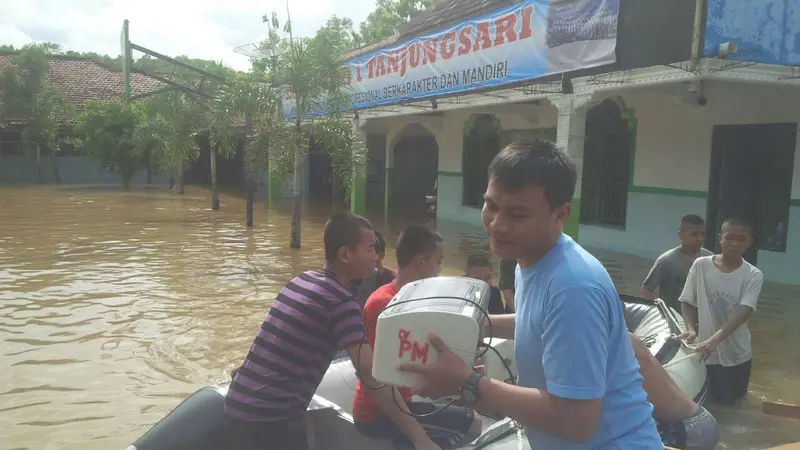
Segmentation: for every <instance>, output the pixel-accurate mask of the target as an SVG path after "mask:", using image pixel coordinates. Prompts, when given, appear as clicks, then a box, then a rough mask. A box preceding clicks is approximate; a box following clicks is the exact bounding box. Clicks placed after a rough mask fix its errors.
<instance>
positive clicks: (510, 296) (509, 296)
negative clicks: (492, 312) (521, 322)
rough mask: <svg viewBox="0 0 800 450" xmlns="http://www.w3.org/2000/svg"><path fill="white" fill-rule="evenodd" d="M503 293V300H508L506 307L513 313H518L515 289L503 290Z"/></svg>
mask: <svg viewBox="0 0 800 450" xmlns="http://www.w3.org/2000/svg"><path fill="white" fill-rule="evenodd" d="M501 292H502V293H503V298H504V299H505V300H506V305H508V308H509V309H510V310H511V311H516V310H517V309H516V306H515V304H514V290H513V289H501Z"/></svg>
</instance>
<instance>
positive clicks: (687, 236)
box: [641, 214, 714, 311]
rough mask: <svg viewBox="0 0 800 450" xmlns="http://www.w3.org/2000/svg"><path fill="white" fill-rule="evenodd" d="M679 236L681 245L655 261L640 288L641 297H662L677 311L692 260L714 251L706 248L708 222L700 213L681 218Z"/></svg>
mask: <svg viewBox="0 0 800 450" xmlns="http://www.w3.org/2000/svg"><path fill="white" fill-rule="evenodd" d="M678 239H680V241H681V245H679V246H677V247H675V248H671V249H669V250H667V251H666V252H664V253H663V254H661V256H659V257H658V259H656V262H655V263H653V267H651V268H650V272H648V274H647V277H646V278H645V279H644V281H643V282H642V290H641V295H642V297H644V298H647V299H650V300H655V299H656V298H661V300H664V303H666V304H667V305H668V306H670V307H671V308H674V309H675V310H676V311H680V310H681V305H680V302H679V301H678V297H680V296H681V292H683V285H684V284H686V276H687V275H688V274H689V268H691V267H692V263H694V260H695V259H697V258H699V257H700V256H708V255H713V254H714V253H713V252H711V251H710V250H706V249H704V248H703V242H704V241H705V240H706V223H705V221H704V220H703V219H702V218H701V217H700V216H698V215H695V214H688V215H686V216H683V217H682V218H681V225H680V228H679V230H678Z"/></svg>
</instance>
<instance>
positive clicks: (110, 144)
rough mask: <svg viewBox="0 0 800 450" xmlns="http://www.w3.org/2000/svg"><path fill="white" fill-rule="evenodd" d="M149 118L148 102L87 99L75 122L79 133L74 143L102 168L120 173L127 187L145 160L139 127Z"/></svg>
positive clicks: (76, 130)
mask: <svg viewBox="0 0 800 450" xmlns="http://www.w3.org/2000/svg"><path fill="white" fill-rule="evenodd" d="M146 117H147V113H146V109H145V105H143V104H141V103H125V102H122V101H101V100H95V101H91V102H88V103H87V104H86V109H85V110H84V112H83V114H81V115H80V117H79V118H78V121H77V123H76V125H75V132H76V134H77V135H78V136H80V137H79V138H76V139H75V144H76V146H77V147H78V148H80V149H81V150H82V151H83V152H84V153H85V154H86V155H88V156H89V157H91V158H93V159H95V160H97V161H99V162H100V163H101V164H102V165H103V168H105V169H106V170H108V171H109V172H114V173H118V174H120V175H121V176H122V181H123V183H124V184H125V185H126V186H127V185H128V184H129V183H130V180H131V178H132V177H133V175H134V174H135V173H136V171H137V170H139V169H140V168H142V167H143V166H144V165H145V162H146V161H145V158H144V157H145V155H144V153H143V147H142V145H141V143H139V142H137V130H138V129H139V127H140V125H141V124H142V123H144V122H145V119H146ZM138 132H139V133H142V131H138Z"/></svg>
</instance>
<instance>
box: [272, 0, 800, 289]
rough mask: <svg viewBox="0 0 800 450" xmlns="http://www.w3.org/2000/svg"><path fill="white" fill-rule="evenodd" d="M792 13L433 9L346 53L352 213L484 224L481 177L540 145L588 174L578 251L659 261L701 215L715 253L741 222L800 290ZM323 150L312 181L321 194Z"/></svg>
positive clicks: (574, 230) (779, 6) (714, 8)
mask: <svg viewBox="0 0 800 450" xmlns="http://www.w3.org/2000/svg"><path fill="white" fill-rule="evenodd" d="M796 10H797V7H796V6H795V5H794V3H792V0H764V1H760V2H751V1H747V0H707V1H705V0H697V1H695V0H676V1H671V2H661V3H653V2H646V4H643V3H642V2H636V1H634V0H593V1H586V0H553V1H549V2H548V1H544V0H527V1H517V2H506V1H478V0H461V1H454V0H443V1H440V2H437V4H436V5H435V6H434V7H433V8H432V9H430V10H428V11H426V12H424V13H423V14H420V16H418V17H415V18H414V19H412V20H411V22H410V23H408V24H406V25H405V26H403V27H402V28H401V29H399V30H398V32H397V33H396V35H395V36H393V37H391V38H389V39H387V40H385V41H383V42H380V43H378V44H375V45H373V46H370V47H368V48H364V49H359V50H357V51H356V52H353V54H351V55H350V57H351V58H352V59H351V61H350V66H351V86H352V87H353V104H354V107H355V108H356V109H357V111H358V115H357V120H356V122H357V124H358V126H359V127H360V130H361V131H363V133H364V136H365V139H366V142H367V145H368V149H369V163H368V167H367V171H366V182H365V183H362V184H359V185H358V186H356V187H355V189H356V192H355V193H354V195H353V198H354V199H355V200H354V204H353V206H354V207H356V209H361V208H362V207H365V208H366V209H367V210H377V209H383V210H385V211H391V210H395V209H398V210H399V209H403V208H408V207H409V205H411V207H416V208H419V209H424V208H426V198H427V199H428V201H432V199H435V214H436V218H437V219H442V220H450V221H458V222H463V223H471V224H480V208H481V206H482V195H483V192H484V189H485V188H486V183H487V179H486V178H487V176H486V168H487V166H488V163H489V162H490V161H491V159H492V158H493V157H494V155H496V154H497V152H498V151H499V149H500V148H502V147H503V146H504V145H505V144H506V143H508V142H510V141H512V140H513V139H516V138H518V137H524V136H531V135H538V136H542V137H545V138H548V139H552V140H555V141H556V142H557V143H558V144H559V145H560V146H562V147H563V148H564V149H566V150H567V152H568V153H569V154H570V155H571V156H572V157H573V158H574V159H575V160H576V161H577V162H578V165H579V174H580V175H581V176H580V181H579V183H578V187H577V190H576V193H575V199H574V204H573V205H574V206H573V216H574V217H573V218H572V223H570V224H569V225H568V227H567V230H566V231H567V232H568V233H569V234H571V235H572V236H573V237H575V238H577V240H578V241H579V242H580V243H582V244H584V245H588V246H592V247H597V248H603V249H609V250H615V251H621V252H626V253H631V254H636V255H640V256H644V257H649V258H655V257H656V256H657V255H658V254H660V253H661V252H662V251H664V250H665V249H667V248H669V247H671V246H674V245H677V237H676V232H677V228H678V224H679V220H680V218H681V216H683V215H685V214H690V213H694V214H698V215H700V216H701V217H704V218H705V219H706V222H707V224H708V241H707V243H706V247H707V248H710V249H714V248H715V244H716V234H717V230H718V227H719V224H720V223H721V221H722V220H724V219H725V218H726V217H729V216H741V217H744V218H746V219H748V220H750V221H751V222H752V223H753V225H754V227H755V234H756V236H755V238H756V245H755V248H754V249H753V250H752V251H751V252H749V254H748V255H746V257H747V258H748V259H749V260H750V261H751V262H754V263H755V264H757V266H758V267H759V268H761V270H762V271H763V272H764V275H765V278H766V279H768V280H772V281H777V282H783V283H790V284H798V283H800V278H798V277H797V276H796V275H795V273H794V270H795V269H794V268H795V267H798V266H800V182H798V183H794V184H793V183H792V181H793V178H794V174H795V173H796V172H797V171H798V168H799V167H800V158H796V157H795V155H796V154H797V151H798V148H799V147H798V141H800V140H798V122H800V107H798V105H800V15H798V14H797V13H796V12H797V11H796ZM696 11H698V12H699V13H700V14H699V15H697V14H696ZM792 11H795V12H794V13H793V12H792ZM290 107H291V105H290V106H289V108H290ZM287 114H290V111H289V110H287ZM313 153H314V152H312V157H311V158H309V164H308V165H309V171H308V172H307V173H314V174H315V175H314V176H311V177H308V176H307V177H306V178H307V179H308V178H310V179H311V180H320V179H325V177H324V176H320V173H323V172H324V167H322V166H319V165H317V166H315V164H318V163H315V162H314V161H315V159H314V156H313ZM323 165H324V164H323ZM320 167H322V168H321V169H320ZM309 181H310V180H309ZM311 184H312V183H311V182H308V183H305V186H306V189H307V190H308V191H309V192H311V193H312V194H313V190H314V188H313V186H312V185H311ZM359 198H363V199H364V200H363V203H364V204H363V205H362V204H359V202H360V200H358V199H359Z"/></svg>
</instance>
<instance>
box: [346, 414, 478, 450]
mask: <svg viewBox="0 0 800 450" xmlns="http://www.w3.org/2000/svg"><path fill="white" fill-rule="evenodd" d="M442 406H443V404H441V403H427V402H411V403H409V404H408V409H409V411H411V413H413V414H428V413H430V412H433V411H435V410H437V409H439V408H441V407H442ZM416 419H417V421H418V422H419V423H420V425H422V428H424V429H425V432H426V433H427V434H428V437H429V438H431V440H432V441H433V442H435V443H436V445H438V446H439V447H442V448H443V449H446V448H451V447H454V446H455V445H457V444H459V443H461V442H462V441H463V440H464V437H465V436H466V435H467V434H468V433H469V430H470V428H471V427H472V422H474V420H475V412H474V411H473V410H471V409H469V408H464V407H462V406H455V405H452V406H449V407H447V408H445V409H444V410H443V411H441V412H439V413H436V414H433V415H430V416H424V417H417V418H416ZM356 429H357V430H358V431H359V432H361V433H362V434H364V435H365V436H369V437H371V438H373V439H390V440H392V443H393V444H394V448H395V450H413V449H414V446H413V445H412V444H411V441H410V440H409V439H408V438H407V437H406V436H405V435H404V434H403V432H402V431H400V429H399V428H397V425H395V424H394V422H392V420H391V419H389V418H388V417H385V418H382V419H378V420H376V421H374V422H370V423H356Z"/></svg>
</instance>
